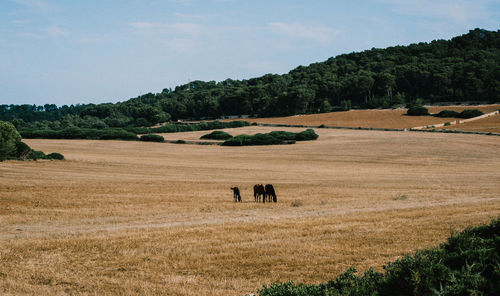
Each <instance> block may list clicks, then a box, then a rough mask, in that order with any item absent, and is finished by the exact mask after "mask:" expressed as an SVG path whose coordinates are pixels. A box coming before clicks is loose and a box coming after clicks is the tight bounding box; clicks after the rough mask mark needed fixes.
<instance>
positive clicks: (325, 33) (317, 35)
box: [269, 22, 339, 45]
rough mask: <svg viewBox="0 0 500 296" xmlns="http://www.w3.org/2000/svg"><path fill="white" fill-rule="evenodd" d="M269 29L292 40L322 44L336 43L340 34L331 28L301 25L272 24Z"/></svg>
mask: <svg viewBox="0 0 500 296" xmlns="http://www.w3.org/2000/svg"><path fill="white" fill-rule="evenodd" d="M269 28H270V30H271V31H273V32H275V33H278V34H280V35H284V36H287V37H291V38H301V39H308V40H312V41H315V42H318V43H320V44H324V45H326V44H329V43H331V42H333V41H334V39H335V37H336V35H337V34H338V33H339V31H338V30H335V29H333V28H330V27H325V26H308V25H304V24H299V23H293V24H289V23H280V22H276V23H270V24H269Z"/></svg>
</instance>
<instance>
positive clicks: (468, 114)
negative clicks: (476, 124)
mask: <svg viewBox="0 0 500 296" xmlns="http://www.w3.org/2000/svg"><path fill="white" fill-rule="evenodd" d="M483 114H484V113H483V112H482V111H481V110H477V109H473V110H463V111H462V112H460V113H459V112H457V111H453V110H443V111H441V112H439V113H437V114H434V115H433V116H436V117H454V118H473V117H477V116H481V115H483Z"/></svg>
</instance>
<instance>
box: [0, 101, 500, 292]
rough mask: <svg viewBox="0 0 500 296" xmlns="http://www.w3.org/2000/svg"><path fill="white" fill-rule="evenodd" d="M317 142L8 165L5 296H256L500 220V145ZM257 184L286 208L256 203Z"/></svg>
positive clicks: (3, 182)
mask: <svg viewBox="0 0 500 296" xmlns="http://www.w3.org/2000/svg"><path fill="white" fill-rule="evenodd" d="M374 112H378V111H374ZM380 112H382V111H380ZM347 113H349V112H347ZM296 124H297V123H296ZM325 124H326V123H325ZM271 130H277V128H267V127H255V126H251V127H245V128H241V129H232V130H231V131H230V133H232V134H240V133H255V132H268V131H271ZM280 130H283V129H280ZM287 130H293V131H301V130H303V129H293V128H289V129H287ZM316 132H317V133H318V134H319V135H320V138H319V139H318V140H317V141H312V142H298V143H296V144H294V145H278V146H260V147H257V146H254V147H223V146H204V145H181V144H165V143H145V142H126V141H85V140H26V142H27V143H28V144H29V145H30V146H32V147H33V148H35V149H38V150H43V151H45V152H47V153H48V152H54V151H56V152H60V153H62V154H64V155H65V156H66V158H67V160H65V161H31V162H18V161H6V162H2V163H0V294H2V295H20V294H21V295H22V294H29V295H47V294H81V295H112V294H120V295H244V294H245V293H254V292H255V291H256V290H257V289H258V288H260V287H262V285H263V284H269V283H271V282H274V281H288V280H294V281H296V282H307V283H317V282H321V281H326V280H329V279H332V278H334V277H335V276H337V275H338V274H339V273H341V272H343V271H345V270H346V269H347V268H348V267H350V266H353V265H355V266H357V267H358V269H359V270H361V271H363V270H366V269H367V268H369V267H370V266H373V267H375V268H376V269H378V270H380V269H382V266H383V264H384V263H385V262H387V261H391V260H394V259H396V258H398V257H400V256H402V255H403V254H406V253H411V252H414V251H416V250H418V249H422V248H427V247H433V246H436V245H438V244H439V243H441V242H443V241H444V240H445V239H446V238H447V237H448V236H449V235H450V234H451V233H453V232H455V231H459V230H462V229H463V228H465V227H467V226H472V225H477V224H479V223H487V222H489V221H490V219H491V218H493V217H496V216H498V215H499V214H500V187H499V186H498V185H499V184H500V170H498V167H499V165H500V155H499V153H498V151H500V139H499V138H498V137H488V136H478V135H461V134H434V133H408V132H406V133H405V132H380V131H360V130H330V129H317V130H316ZM204 133H206V132H195V133H184V134H170V135H169V137H172V138H171V139H175V140H176V139H186V140H187V139H197V138H198V137H199V136H201V135H202V134H204ZM256 183H272V184H274V186H275V188H276V191H277V194H278V203H276V204H274V203H273V204H255V203H254V202H253V201H252V200H253V196H251V195H252V191H251V190H252V189H251V188H252V186H253V185H254V184H256ZM230 186H239V187H240V189H241V191H242V196H243V201H244V202H243V203H239V204H236V203H234V202H233V201H232V192H231V191H230V190H229V187H230Z"/></svg>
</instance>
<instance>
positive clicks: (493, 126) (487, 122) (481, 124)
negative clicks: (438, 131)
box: [443, 114, 500, 133]
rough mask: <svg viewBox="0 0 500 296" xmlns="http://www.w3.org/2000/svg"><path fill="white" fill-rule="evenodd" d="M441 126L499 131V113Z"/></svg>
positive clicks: (479, 130)
mask: <svg viewBox="0 0 500 296" xmlns="http://www.w3.org/2000/svg"><path fill="white" fill-rule="evenodd" d="M443 128H445V129H450V130H458V131H473V132H487V133H488V132H489V133H500V114H496V115H493V116H490V117H487V118H481V119H478V120H475V121H470V122H464V123H460V124H457V125H450V126H445V127H443Z"/></svg>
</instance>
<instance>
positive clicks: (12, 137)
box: [0, 121, 21, 161]
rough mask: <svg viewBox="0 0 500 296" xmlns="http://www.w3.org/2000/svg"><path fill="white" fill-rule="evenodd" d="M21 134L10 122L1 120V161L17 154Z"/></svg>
mask: <svg viewBox="0 0 500 296" xmlns="http://www.w3.org/2000/svg"><path fill="white" fill-rule="evenodd" d="M19 142H21V136H20V135H19V133H18V132H17V130H16V128H15V127H14V125H13V124H12V123H10V122H5V121H0V161H2V160H5V159H9V158H13V157H15V156H16V153H17V149H18V146H17V145H18V143H19Z"/></svg>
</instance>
